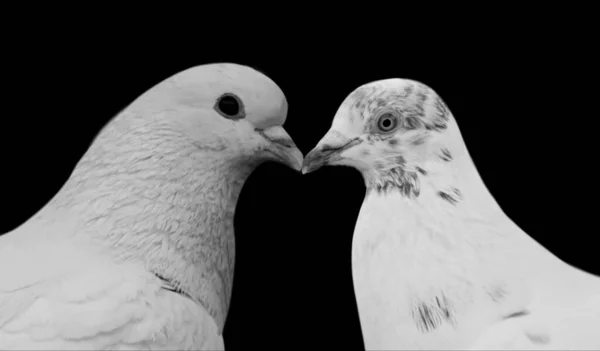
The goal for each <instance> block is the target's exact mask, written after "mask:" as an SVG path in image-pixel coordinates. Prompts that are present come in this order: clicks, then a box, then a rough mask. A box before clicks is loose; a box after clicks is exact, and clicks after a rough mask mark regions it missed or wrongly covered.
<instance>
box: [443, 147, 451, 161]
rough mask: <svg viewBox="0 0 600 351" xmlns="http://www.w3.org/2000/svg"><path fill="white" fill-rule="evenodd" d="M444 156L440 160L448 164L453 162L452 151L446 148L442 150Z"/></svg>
mask: <svg viewBox="0 0 600 351" xmlns="http://www.w3.org/2000/svg"><path fill="white" fill-rule="evenodd" d="M441 151H442V155H441V156H440V158H441V159H442V160H444V161H446V162H450V161H452V154H451V153H450V151H449V150H448V149H446V148H444V149H442V150H441Z"/></svg>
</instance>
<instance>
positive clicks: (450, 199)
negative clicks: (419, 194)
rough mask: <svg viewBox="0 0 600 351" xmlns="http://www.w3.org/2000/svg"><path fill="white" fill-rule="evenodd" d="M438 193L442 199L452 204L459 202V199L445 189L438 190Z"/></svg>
mask: <svg viewBox="0 0 600 351" xmlns="http://www.w3.org/2000/svg"><path fill="white" fill-rule="evenodd" d="M437 195H438V196H439V197H440V198H442V200H444V201H446V202H448V203H449V204H451V205H456V204H457V203H458V199H457V198H456V197H454V196H453V195H451V194H448V193H446V192H443V191H438V192H437Z"/></svg>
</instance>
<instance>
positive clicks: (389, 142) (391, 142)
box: [388, 138, 398, 146]
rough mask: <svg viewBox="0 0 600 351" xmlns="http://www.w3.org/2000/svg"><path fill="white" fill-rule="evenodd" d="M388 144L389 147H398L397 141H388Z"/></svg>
mask: <svg viewBox="0 0 600 351" xmlns="http://www.w3.org/2000/svg"><path fill="white" fill-rule="evenodd" d="M388 144H390V146H396V145H398V139H395V138H394V139H390V140H388Z"/></svg>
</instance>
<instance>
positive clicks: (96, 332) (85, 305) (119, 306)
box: [0, 239, 224, 350]
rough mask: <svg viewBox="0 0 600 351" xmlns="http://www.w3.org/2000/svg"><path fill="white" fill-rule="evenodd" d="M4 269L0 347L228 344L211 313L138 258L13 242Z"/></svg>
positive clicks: (6, 248)
mask: <svg viewBox="0 0 600 351" xmlns="http://www.w3.org/2000/svg"><path fill="white" fill-rule="evenodd" d="M73 262H75V264H73ZM0 267H1V268H0V278H1V280H0V349H1V350H4V349H13V350H14V349H45V350H51V349H61V350H69V349H79V350H81V349H96V350H97V349H116V350H119V349H129V348H133V349H165V348H166V349H195V350H198V349H210V350H216V349H223V348H224V346H223V339H222V336H221V335H219V334H218V328H217V325H216V323H215V321H214V320H213V318H212V317H211V316H210V315H209V314H208V312H207V311H206V310H205V309H204V308H203V307H202V306H201V305H200V304H199V303H197V302H196V301H194V300H192V299H190V298H189V297H186V296H184V295H181V294H179V293H176V292H174V291H172V290H169V287H168V286H165V282H164V281H162V280H161V279H159V278H158V277H156V276H155V275H153V274H151V273H149V272H148V271H147V270H146V269H145V268H144V267H143V266H142V265H141V264H140V263H136V262H129V263H123V264H117V263H114V262H110V261H108V260H107V259H106V258H104V257H102V256H101V255H95V254H92V253H91V252H90V251H87V252H86V250H81V247H77V249H75V247H74V246H70V244H67V243H53V244H48V243H46V244H43V243H40V244H38V245H35V244H31V245H28V247H27V249H25V248H24V247H22V246H21V245H19V242H17V241H15V240H11V239H8V240H2V241H0ZM21 267H22V268H21Z"/></svg>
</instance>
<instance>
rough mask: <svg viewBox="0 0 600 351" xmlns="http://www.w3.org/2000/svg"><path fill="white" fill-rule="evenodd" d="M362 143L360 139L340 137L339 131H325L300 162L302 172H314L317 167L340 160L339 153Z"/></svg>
mask: <svg viewBox="0 0 600 351" xmlns="http://www.w3.org/2000/svg"><path fill="white" fill-rule="evenodd" d="M360 143H362V139H360V138H354V139H347V138H341V137H340V135H339V133H335V134H334V133H331V132H330V133H327V135H325V137H323V139H321V141H320V142H319V144H317V146H316V147H315V148H314V149H312V151H311V152H309V153H308V155H306V157H305V158H304V162H303V163H302V174H307V173H310V172H314V171H316V170H317V169H319V168H321V167H323V166H326V165H328V164H331V163H332V162H334V161H338V160H340V159H341V158H342V157H341V156H340V154H341V153H342V152H343V151H344V150H347V149H349V148H351V147H353V146H354V145H358V144H360Z"/></svg>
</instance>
